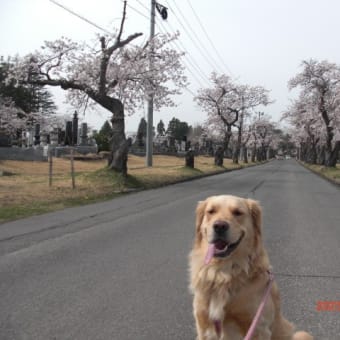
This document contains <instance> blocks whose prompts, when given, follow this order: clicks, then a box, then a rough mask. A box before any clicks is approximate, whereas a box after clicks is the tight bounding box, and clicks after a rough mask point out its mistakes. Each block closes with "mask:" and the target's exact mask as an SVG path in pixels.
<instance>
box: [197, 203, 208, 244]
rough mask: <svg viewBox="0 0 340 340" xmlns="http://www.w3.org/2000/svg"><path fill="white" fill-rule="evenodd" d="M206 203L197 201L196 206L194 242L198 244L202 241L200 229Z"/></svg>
mask: <svg viewBox="0 0 340 340" xmlns="http://www.w3.org/2000/svg"><path fill="white" fill-rule="evenodd" d="M206 205H207V202H206V201H201V202H198V204H197V208H196V230H195V244H199V243H200V242H201V241H202V237H203V235H202V230H201V224H202V221H203V217H204V210H205V206H206Z"/></svg>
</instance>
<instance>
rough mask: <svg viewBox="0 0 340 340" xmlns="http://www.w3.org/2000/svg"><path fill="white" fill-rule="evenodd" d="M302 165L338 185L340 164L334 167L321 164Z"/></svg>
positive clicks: (339, 183)
mask: <svg viewBox="0 0 340 340" xmlns="http://www.w3.org/2000/svg"><path fill="white" fill-rule="evenodd" d="M303 165H304V166H305V167H306V168H307V169H310V170H312V171H313V172H314V173H316V174H318V175H320V176H321V177H323V178H325V179H327V180H329V181H331V182H332V183H334V184H337V185H340V164H338V165H337V166H336V167H335V168H328V167H325V166H323V165H317V164H308V163H303Z"/></svg>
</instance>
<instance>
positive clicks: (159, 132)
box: [157, 119, 165, 136]
mask: <svg viewBox="0 0 340 340" xmlns="http://www.w3.org/2000/svg"><path fill="white" fill-rule="evenodd" d="M157 135H158V136H164V135H165V125H164V123H163V121H162V119H161V120H160V121H159V123H158V124H157Z"/></svg>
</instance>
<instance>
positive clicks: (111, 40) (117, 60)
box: [11, 1, 187, 175]
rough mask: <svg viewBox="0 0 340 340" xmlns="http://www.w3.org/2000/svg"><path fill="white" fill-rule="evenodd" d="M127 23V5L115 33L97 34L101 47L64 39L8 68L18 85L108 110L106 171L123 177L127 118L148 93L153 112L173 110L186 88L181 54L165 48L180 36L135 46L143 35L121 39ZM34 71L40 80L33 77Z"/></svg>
mask: <svg viewBox="0 0 340 340" xmlns="http://www.w3.org/2000/svg"><path fill="white" fill-rule="evenodd" d="M125 19H126V1H125V2H124V8H123V15H122V20H121V23H120V28H119V30H117V32H115V33H114V34H111V35H108V34H107V35H105V36H100V37H99V36H98V37H97V38H98V41H99V47H97V46H93V47H90V46H88V44H87V43H77V42H74V41H71V40H70V39H68V38H65V37H63V38H61V39H58V40H56V41H53V42H45V45H44V46H43V47H42V49H41V50H40V51H37V52H35V53H33V54H30V55H27V56H25V57H23V58H17V60H16V65H15V67H14V68H13V69H12V70H11V77H12V78H14V79H16V80H17V81H18V83H19V84H20V83H25V82H26V83H34V84H38V85H50V86H57V87H60V88H62V89H63V90H67V91H68V99H69V100H70V101H71V103H72V104H76V105H78V106H81V105H84V104H85V103H86V104H89V105H91V104H98V105H100V106H101V107H103V108H104V109H106V110H108V111H110V112H111V113H112V119H111V123H112V129H113V135H112V140H111V157H110V159H109V167H110V168H111V169H113V170H116V171H118V172H120V173H122V174H123V175H126V174H127V152H128V143H127V140H126V137H125V114H133V113H134V112H135V111H136V110H137V109H138V108H140V107H141V106H143V103H144V101H145V100H146V99H148V98H150V96H151V95H153V96H154V107H155V109H156V110H157V109H159V108H160V107H162V106H173V105H174V102H173V101H172V99H171V95H175V94H179V93H180V89H181V88H182V87H184V86H186V85H187V80H186V77H185V76H184V67H183V66H182V64H181V57H182V55H183V53H179V52H177V51H175V50H173V49H171V48H169V47H168V45H169V43H170V42H171V41H173V40H174V39H177V37H178V34H175V35H173V36H170V35H160V34H159V35H156V36H155V38H154V39H153V40H151V41H148V42H146V43H145V44H143V45H142V46H138V45H133V44H132V42H134V41H135V40H136V39H137V38H138V37H140V36H141V35H142V33H134V34H131V35H129V36H128V37H126V38H123V28H124V23H125ZM150 56H152V60H153V62H152V65H151V64H150ZM33 73H35V74H39V75H40V78H39V79H38V80H37V79H32V77H31V75H32V74H33ZM172 84H173V85H174V86H172ZM170 86H172V87H170ZM88 101H89V103H87V102H88Z"/></svg>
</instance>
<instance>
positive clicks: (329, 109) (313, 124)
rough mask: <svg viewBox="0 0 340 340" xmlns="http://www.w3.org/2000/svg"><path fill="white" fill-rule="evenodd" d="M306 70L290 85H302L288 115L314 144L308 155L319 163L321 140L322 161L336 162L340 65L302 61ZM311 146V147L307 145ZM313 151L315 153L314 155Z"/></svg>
mask: <svg viewBox="0 0 340 340" xmlns="http://www.w3.org/2000/svg"><path fill="white" fill-rule="evenodd" d="M302 67H303V70H302V71H301V72H300V73H298V74H297V75H296V76H295V77H293V78H292V79H291V80H290V81H289V84H288V85H289V88H290V89H293V88H297V87H299V88H301V93H300V97H299V99H298V100H297V101H296V102H295V103H294V104H293V106H292V107H290V108H289V109H288V112H286V113H285V114H284V118H288V119H289V120H290V122H291V123H292V124H293V125H294V126H296V128H297V129H299V130H301V129H303V130H304V132H305V136H306V138H305V143H306V145H308V143H311V144H312V147H311V148H309V149H310V150H309V151H308V150H305V152H303V154H304V153H309V156H308V157H307V158H308V159H309V161H311V162H313V163H315V162H316V158H317V157H316V149H317V146H318V145H320V143H321V144H322V145H323V147H319V149H320V150H321V152H322V150H324V152H322V153H324V157H320V158H321V162H322V163H323V164H324V165H325V166H328V167H333V166H335V165H336V162H337V159H338V153H339V151H340V125H339V120H340V119H339V114H340V66H338V65H336V64H333V63H330V62H328V61H321V62H318V61H316V60H313V59H311V60H309V61H303V62H302ZM307 149H308V147H307ZM310 153H312V154H310Z"/></svg>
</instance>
